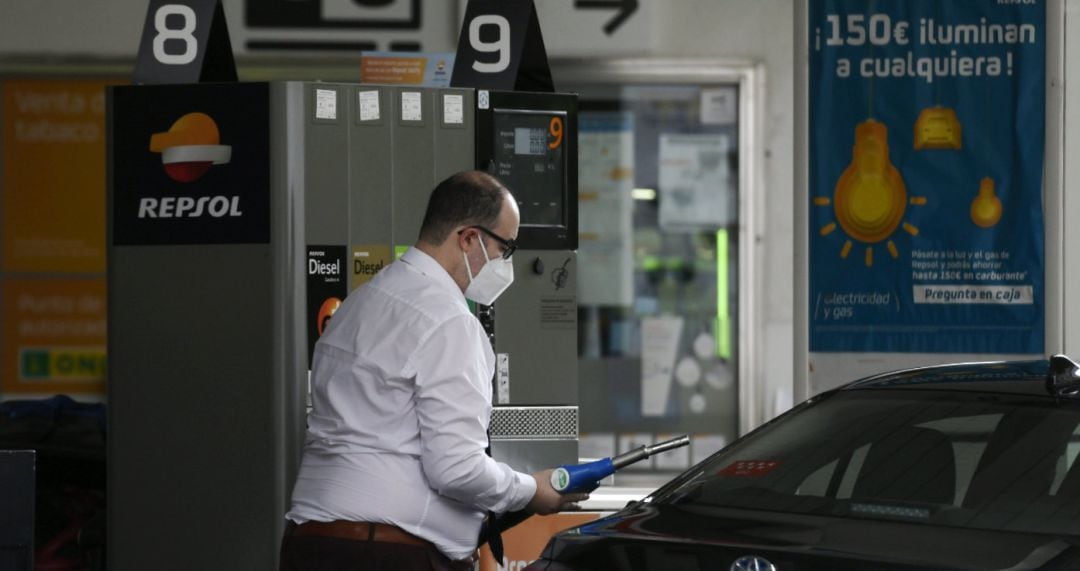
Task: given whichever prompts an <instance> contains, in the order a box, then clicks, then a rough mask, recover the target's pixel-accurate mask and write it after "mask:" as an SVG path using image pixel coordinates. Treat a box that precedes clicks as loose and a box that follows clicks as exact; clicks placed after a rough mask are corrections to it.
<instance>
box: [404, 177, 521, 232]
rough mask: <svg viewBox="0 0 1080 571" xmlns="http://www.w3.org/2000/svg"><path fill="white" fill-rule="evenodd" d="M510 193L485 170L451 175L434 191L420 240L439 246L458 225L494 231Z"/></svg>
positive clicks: (421, 228)
mask: <svg viewBox="0 0 1080 571" xmlns="http://www.w3.org/2000/svg"><path fill="white" fill-rule="evenodd" d="M509 192H510V191H508V190H507V189H506V187H505V186H504V185H503V183H502V182H500V181H499V179H497V178H495V177H493V176H491V175H489V174H487V173H485V172H482V171H464V172H459V173H457V174H455V175H451V176H450V177H449V178H447V179H446V180H444V181H442V182H440V183H439V185H438V186H436V187H435V190H433V191H431V197H430V198H429V199H428V205H427V211H426V212H424V222H423V224H421V225H420V241H422V242H427V243H429V244H434V245H436V246H437V245H439V244H442V243H443V242H444V241H445V240H446V238H447V237H448V236H449V235H450V232H451V231H452V230H453V229H454V228H457V227H458V226H484V227H485V228H494V227H495V226H496V224H497V223H498V221H499V212H500V211H501V210H502V204H503V200H504V196H508V195H509Z"/></svg>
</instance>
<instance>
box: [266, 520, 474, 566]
mask: <svg viewBox="0 0 1080 571" xmlns="http://www.w3.org/2000/svg"><path fill="white" fill-rule="evenodd" d="M295 527H296V526H295V524H293V523H291V522H290V523H288V524H287V525H286V527H285V536H284V537H283V538H282V540H281V567H280V571H358V570H361V569H363V570H371V571H470V570H471V569H472V568H473V566H472V563H467V562H462V561H451V560H450V559H449V558H448V557H446V555H443V554H442V552H440V551H439V550H438V549H435V548H434V547H422V546H419V545H406V544H402V543H387V542H382V541H370V540H357V539H341V538H338V537H324V536H318V535H302V536H297V535H294V534H293V533H292V531H293V530H294V529H295Z"/></svg>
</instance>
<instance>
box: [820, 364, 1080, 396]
mask: <svg viewBox="0 0 1080 571" xmlns="http://www.w3.org/2000/svg"><path fill="white" fill-rule="evenodd" d="M1052 359H1063V357H1053V358H1052ZM1051 362H1052V360H1047V359H1042V360H1034V361H992V362H982V363H955V364H950V365H935V366H931V367H917V368H913V369H904V370H900V371H893V372H889V373H883V374H880V375H874V376H872V377H867V378H865V379H860V380H858V381H854V382H852V383H850V384H848V385H845V386H844V387H842V388H841V389H840V390H842V391H850V390H867V389H915V390H928V389H929V390H950V391H973V392H991V393H1006V394H1016V395H1031V396H1044V397H1045V396H1053V393H1052V392H1050V391H1048V386H1047V379H1048V377H1049V376H1050V374H1051V368H1052V367H1051ZM1070 363H1071V361H1070ZM1074 367H1075V365H1074ZM1072 370H1075V369H1072Z"/></svg>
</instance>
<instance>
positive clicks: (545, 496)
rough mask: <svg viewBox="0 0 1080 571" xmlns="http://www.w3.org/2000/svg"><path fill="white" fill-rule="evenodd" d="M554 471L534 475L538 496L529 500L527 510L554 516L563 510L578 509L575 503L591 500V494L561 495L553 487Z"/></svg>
mask: <svg viewBox="0 0 1080 571" xmlns="http://www.w3.org/2000/svg"><path fill="white" fill-rule="evenodd" d="M553 471H554V470H550V469H549V470H543V471H541V472H537V473H535V474H533V475H532V477H533V479H534V480H536V494H535V495H533V497H532V499H531V500H529V504H528V505H527V506H525V509H526V510H528V511H530V512H533V513H535V514H539V515H548V514H553V513H555V512H557V511H562V510H573V509H577V506H576V505H574V502H580V501H583V500H587V499H589V494H565V495H564V494H560V493H559V492H556V491H555V488H552V487H551V473H552V472H553Z"/></svg>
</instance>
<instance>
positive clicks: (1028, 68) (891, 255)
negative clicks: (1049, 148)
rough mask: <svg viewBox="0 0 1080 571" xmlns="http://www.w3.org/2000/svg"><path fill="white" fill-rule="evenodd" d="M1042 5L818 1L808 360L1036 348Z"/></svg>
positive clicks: (1010, 0)
mask: <svg viewBox="0 0 1080 571" xmlns="http://www.w3.org/2000/svg"><path fill="white" fill-rule="evenodd" d="M1045 20H1046V7H1045V4H1044V2H1043V0H880V1H868V0H811V1H810V11H809V26H810V28H809V41H810V46H809V54H810V62H809V64H810V75H809V77H810V80H809V96H810V124H809V126H810V136H809V144H810V148H809V169H810V173H809V174H810V189H809V190H810V196H809V200H810V206H809V208H810V216H809V233H810V236H809V239H810V274H809V287H810V300H809V301H810V303H809V311H810V350H811V351H851V352H862V351H882V352H926V353H1042V352H1043V345H1044V275H1043V271H1044V254H1043V219H1042V182H1043V179H1042V171H1043V151H1044V149H1043V147H1044V142H1043V141H1044V136H1043V133H1044V128H1045V126H1044V117H1045V112H1044V111H1045V78H1046V72H1045V59H1046V58H1045V45H1046V40H1045V31H1046V26H1045Z"/></svg>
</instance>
